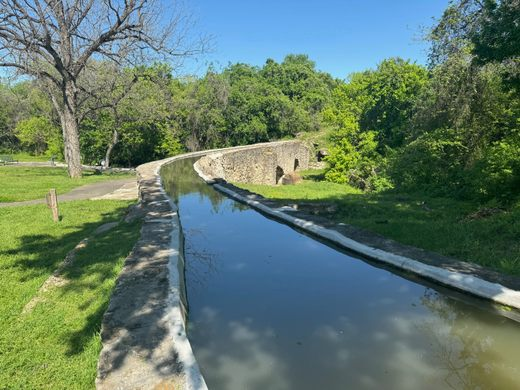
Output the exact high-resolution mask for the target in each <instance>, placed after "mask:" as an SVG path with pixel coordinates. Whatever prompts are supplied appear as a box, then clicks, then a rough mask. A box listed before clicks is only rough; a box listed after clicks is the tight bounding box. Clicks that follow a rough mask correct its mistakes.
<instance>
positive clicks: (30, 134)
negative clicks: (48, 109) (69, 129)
mask: <svg viewBox="0 0 520 390" xmlns="http://www.w3.org/2000/svg"><path fill="white" fill-rule="evenodd" d="M59 134H60V133H59V129H58V128H57V127H56V126H55V125H53V124H52V123H51V122H50V121H49V120H48V119H47V118H45V117H32V118H29V119H24V120H22V121H20V122H18V125H17V126H16V136H17V137H18V139H19V140H20V141H21V142H22V145H24V146H25V147H26V148H27V149H28V150H29V151H31V152H32V153H34V154H36V155H41V154H43V153H45V152H46V151H49V152H50V153H51V154H55V153H59V150H60V148H61V146H62V145H61V137H60V135H59Z"/></svg>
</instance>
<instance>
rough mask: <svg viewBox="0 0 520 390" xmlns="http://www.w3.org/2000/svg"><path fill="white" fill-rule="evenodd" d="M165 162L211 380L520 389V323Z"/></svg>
mask: <svg viewBox="0 0 520 390" xmlns="http://www.w3.org/2000/svg"><path fill="white" fill-rule="evenodd" d="M193 162H194V160H183V161H179V162H176V163H173V164H172V165H170V166H169V167H166V168H165V169H163V172H162V174H163V181H164V183H165V187H166V189H167V191H168V192H169V194H170V196H171V197H172V199H173V200H174V201H175V202H176V203H177V204H178V205H179V210H180V217H181V223H182V227H183V230H184V233H185V257H186V271H185V272H186V274H185V277H186V286H187V296H188V304H189V318H188V337H189V339H190V341H191V344H192V347H193V350H194V353H195V356H196V358H197V360H198V362H199V365H200V368H201V371H202V373H203V375H204V378H205V379H206V382H207V384H208V387H209V388H210V389H212V390H218V389H225V390H234V389H237V390H242V389H249V390H256V389H258V390H260V389H262V390H266V389H270V390H284V389H313V390H314V389H323V390H326V389H327V390H328V389H400V390H406V389H413V390H416V389H520V324H519V323H518V322H515V321H513V320H511V319H508V318H506V317H504V316H502V315H499V314H496V313H495V312H494V310H495V311H496V309H494V308H493V307H492V306H491V305H490V304H488V303H487V302H485V301H482V300H477V299H473V298H470V297H466V296H463V295H460V294H455V293H453V292H451V291H448V290H446V289H443V288H440V287H436V286H434V285H431V284H428V283H426V282H423V281H420V280H414V279H413V277H411V276H410V275H407V276H406V278H405V277H403V275H399V274H396V273H395V271H394V272H391V271H390V270H387V269H384V268H381V267H380V266H379V267H378V266H377V265H374V264H370V263H368V262H365V261H363V260H361V259H360V258H359V257H356V256H353V255H349V254H346V253H344V252H341V251H338V250H336V249H333V248H331V247H329V246H327V245H324V244H322V243H320V242H318V241H316V240H314V239H312V238H310V237H308V236H306V235H303V234H301V233H299V232H297V231H295V230H293V229H291V228H290V227H288V226H285V225H283V224H280V223H277V222H275V221H272V220H270V219H267V218H265V217H264V216H262V215H261V214H259V213H257V212H256V211H253V210H251V209H250V208H248V207H246V206H244V205H242V204H240V203H237V202H235V201H232V200H230V199H228V198H226V197H225V196H223V195H221V194H220V193H218V192H217V191H215V190H213V189H212V188H211V187H210V186H208V185H206V184H205V183H203V182H202V181H201V180H200V179H199V178H198V176H197V175H196V173H195V172H194V171H193V169H192V164H193Z"/></svg>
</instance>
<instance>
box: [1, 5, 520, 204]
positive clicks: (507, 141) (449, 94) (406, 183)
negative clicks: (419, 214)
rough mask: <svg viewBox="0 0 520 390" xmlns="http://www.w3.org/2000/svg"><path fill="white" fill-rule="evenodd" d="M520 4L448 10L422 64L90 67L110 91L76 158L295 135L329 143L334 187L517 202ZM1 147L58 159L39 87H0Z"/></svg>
mask: <svg viewBox="0 0 520 390" xmlns="http://www.w3.org/2000/svg"><path fill="white" fill-rule="evenodd" d="M519 4H520V3H519V2H518V1H517V0H507V1H506V0H502V1H500V2H495V1H486V2H480V1H476V0H469V1H468V0H459V1H454V2H451V3H450V5H449V6H448V8H447V9H446V11H445V12H444V15H443V17H442V18H441V19H440V20H439V21H438V22H437V24H436V25H435V26H434V28H433V29H432V30H431V33H430V35H429V39H430V41H431V50H430V55H429V64H428V66H426V67H424V66H421V65H417V64H414V63H411V62H409V61H405V60H403V59H400V58H390V59H387V60H384V61H382V62H381V63H380V64H379V65H378V67H377V68H376V69H372V70H367V71H364V72H358V73H354V74H351V75H350V76H349V77H348V78H347V80H337V79H334V78H333V77H332V76H331V75H329V74H327V73H324V72H320V71H318V70H317V69H316V67H315V64H314V63H313V62H312V61H311V60H310V59H309V58H308V57H307V56H305V55H288V56H287V57H286V58H285V59H284V60H283V61H282V62H281V63H277V62H276V61H274V60H271V59H268V60H267V61H266V63H265V65H264V66H263V67H254V66H250V65H247V64H233V65H229V66H228V67H226V68H224V69H223V70H219V71H216V70H214V69H209V70H208V71H207V73H206V75H205V76H204V77H201V78H182V79H181V78H175V77H173V76H172V74H171V70H170V69H169V68H168V66H167V65H164V64H156V65H153V66H149V67H146V68H139V69H115V68H114V67H113V66H111V65H110V66H109V65H107V64H104V63H99V64H96V67H95V68H96V69H98V70H97V72H93V73H91V74H90V75H89V78H90V79H91V80H92V82H93V83H95V82H97V83H98V84H100V83H101V84H103V83H106V84H107V86H108V87H107V88H106V92H105V95H103V96H95V97H94V96H93V97H92V104H91V105H90V106H88V105H87V107H90V109H87V110H85V113H84V115H82V121H81V123H80V128H81V132H80V134H81V150H82V156H83V161H84V163H86V164H93V163H99V162H100V161H101V160H108V159H109V160H110V161H111V163H112V164H115V165H125V166H127V165H131V166H135V165H137V164H140V163H143V162H146V161H150V160H154V159H158V158H163V157H166V156H169V155H173V154H177V153H181V152H184V151H192V150H200V149H207V148H215V147H224V146H233V145H240V144H249V143H255V142H263V141H270V140H276V139H282V138H293V137H295V136H299V135H301V136H302V138H306V139H316V140H321V141H322V142H323V143H324V144H325V145H322V146H323V147H328V148H329V156H328V158H327V159H328V163H329V167H328V169H327V171H326V178H327V179H328V180H331V181H335V182H339V183H349V184H350V185H354V186H356V187H359V188H362V189H364V190H367V191H379V190H384V189H390V188H397V189H399V190H406V191H426V192H428V193H430V194H433V195H442V196H456V197H463V198H472V199H482V200H490V199H496V200H498V201H501V202H504V201H511V200H513V199H516V198H517V197H518V195H519V194H520V115H519V114H520V27H519V26H520V5H519ZM96 80H97V81H96ZM87 85H88V84H87ZM86 92H88V91H86ZM85 96H88V93H87V94H85ZM313 134H316V136H313ZM0 148H1V149H3V150H4V151H5V150H10V151H16V150H24V151H29V152H32V153H49V154H59V153H60V151H61V135H60V131H59V123H58V122H57V118H56V115H55V114H54V113H53V109H52V104H51V103H50V101H49V99H48V98H47V97H46V96H45V94H44V93H43V92H42V89H40V88H39V86H38V84H37V83H36V82H33V81H24V82H19V83H17V84H15V85H10V86H8V85H6V84H4V85H2V86H0Z"/></svg>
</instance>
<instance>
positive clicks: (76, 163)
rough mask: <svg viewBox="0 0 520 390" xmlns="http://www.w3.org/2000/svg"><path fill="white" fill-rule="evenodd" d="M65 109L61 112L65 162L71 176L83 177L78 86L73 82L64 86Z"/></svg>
mask: <svg viewBox="0 0 520 390" xmlns="http://www.w3.org/2000/svg"><path fill="white" fill-rule="evenodd" d="M63 103H64V104H63V111H62V112H61V115H60V119H61V127H62V130H63V143H64V146H65V150H64V152H65V153H64V154H65V162H66V163H67V166H68V170H69V176H70V177H72V178H79V177H81V174H82V170H81V155H80V149H79V130H78V127H79V126H78V118H77V115H76V109H77V107H76V106H77V102H76V86H75V85H74V83H72V82H70V81H69V82H66V83H65V86H64V88H63Z"/></svg>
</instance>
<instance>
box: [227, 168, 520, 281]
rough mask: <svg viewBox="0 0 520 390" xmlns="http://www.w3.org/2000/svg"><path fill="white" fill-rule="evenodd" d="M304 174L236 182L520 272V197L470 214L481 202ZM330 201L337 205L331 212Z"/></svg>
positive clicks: (345, 219) (383, 231) (364, 225)
mask: <svg viewBox="0 0 520 390" xmlns="http://www.w3.org/2000/svg"><path fill="white" fill-rule="evenodd" d="M304 178H305V179H306V180H304V181H303V182H302V183H300V184H297V185H293V186H264V185H250V184H246V185H244V184H237V186H239V187H241V188H245V189H248V190H250V191H252V192H256V193H258V194H260V195H263V196H264V197H266V198H272V199H279V200H280V201H281V202H284V203H287V202H289V203H290V202H293V203H298V202H300V203H301V202H304V203H306V204H308V205H310V206H313V209H315V210H319V212H320V215H323V216H325V217H328V218H330V219H333V220H335V221H337V222H344V223H347V224H350V225H353V226H358V227H361V228H364V229H367V230H369V231H372V232H375V233H379V234H381V235H383V236H385V237H389V238H392V239H394V240H396V241H398V242H401V243H404V244H408V245H412V246H415V247H418V248H423V249H426V250H429V251H433V252H437V253H440V254H443V255H446V256H451V257H454V258H458V259H460V260H466V261H470V262H474V263H477V264H481V265H484V266H488V267H491V268H494V269H496V270H498V271H501V272H504V273H507V274H514V275H520V203H516V204H515V205H513V206H511V207H510V208H508V209H507V210H503V211H502V212H499V213H497V214H495V215H492V216H488V217H481V218H470V217H469V216H470V214H472V213H474V212H476V211H478V210H479V209H480V208H481V207H482V206H481V205H479V204H477V203H474V202H464V201H458V200H454V199H448V198H432V197H428V196H427V195H419V194H399V193H395V192H387V193H380V194H364V193H362V192H360V191H359V190H356V189H354V188H352V187H350V186H347V185H340V184H334V183H328V182H325V181H322V180H321V179H322V177H321V176H320V174H319V172H316V171H315V172H304ZM320 205H321V206H322V207H320ZM330 205H333V209H332V210H331V211H329V212H327V208H328V206H330Z"/></svg>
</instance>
